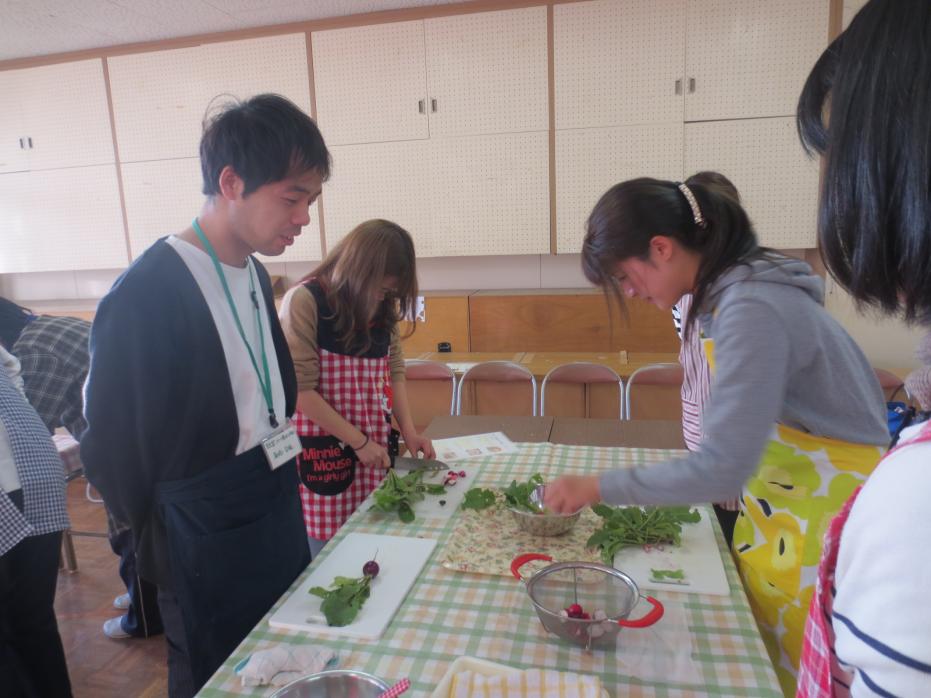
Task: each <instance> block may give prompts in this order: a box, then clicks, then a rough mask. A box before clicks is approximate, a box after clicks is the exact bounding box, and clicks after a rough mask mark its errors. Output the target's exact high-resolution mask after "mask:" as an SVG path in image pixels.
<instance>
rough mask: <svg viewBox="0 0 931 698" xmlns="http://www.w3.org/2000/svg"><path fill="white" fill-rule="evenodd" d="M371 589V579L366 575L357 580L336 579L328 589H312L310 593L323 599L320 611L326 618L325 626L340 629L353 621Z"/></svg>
mask: <svg viewBox="0 0 931 698" xmlns="http://www.w3.org/2000/svg"><path fill="white" fill-rule="evenodd" d="M371 587H372V577H370V576H368V575H363V576H361V577H359V578H358V579H356V578H353V577H336V578H335V579H333V584H332V586H331V587H330V588H329V589H325V588H323V587H312V588H311V589H310V593H311V594H313V595H314V596H319V597H320V598H322V599H323V603H322V604H320V610H321V611H323V615H324V616H326V622H327V625H331V626H336V627H342V626H344V625H349V624H350V623H352V621H354V620H355V618H356V616H357V615H358V614H359V609H361V608H362V604H364V603H365V601H366V599H368V597H369V594H370V593H371Z"/></svg>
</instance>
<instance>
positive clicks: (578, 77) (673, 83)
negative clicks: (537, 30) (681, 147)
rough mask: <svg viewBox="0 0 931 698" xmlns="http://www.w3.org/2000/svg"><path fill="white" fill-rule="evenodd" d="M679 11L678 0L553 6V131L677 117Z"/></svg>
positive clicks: (681, 18)
mask: <svg viewBox="0 0 931 698" xmlns="http://www.w3.org/2000/svg"><path fill="white" fill-rule="evenodd" d="M685 15H686V12H685V0H663V1H662V2H655V1H654V0H596V1H595V2H580V3H569V4H558V5H554V6H553V32H554V34H553V62H554V68H555V88H554V89H555V91H556V95H555V97H556V99H555V101H556V128H557V129H564V128H587V127H595V126H621V125H625V124H651V123H657V122H668V121H681V120H682V103H683V96H682V92H683V91H684V88H683V84H682V82H681V81H682V77H683V72H684V67H685V59H684V56H683V46H684V44H685ZM677 81H678V82H677Z"/></svg>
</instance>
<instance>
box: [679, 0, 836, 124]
mask: <svg viewBox="0 0 931 698" xmlns="http://www.w3.org/2000/svg"><path fill="white" fill-rule="evenodd" d="M688 3H689V5H688V40H687V45H686V75H687V78H688V81H687V90H686V92H687V94H686V100H685V118H686V121H699V120H709V119H744V118H748V117H765V116H789V115H791V114H794V113H795V107H796V104H797V102H798V96H799V93H800V92H801V91H802V86H803V85H804V84H805V78H806V77H808V73H809V72H810V71H811V67H812V66H813V65H814V63H815V61H816V60H817V58H818V56H819V55H820V54H821V52H822V51H823V50H824V48H825V47H826V46H827V40H828V7H829V2H828V1H827V0H779V2H762V1H761V0H688ZM692 79H694V81H695V82H694V92H693V91H692V84H691V83H690V81H691V80H692Z"/></svg>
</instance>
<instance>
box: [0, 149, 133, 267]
mask: <svg viewBox="0 0 931 698" xmlns="http://www.w3.org/2000/svg"><path fill="white" fill-rule="evenodd" d="M0 211H3V216H0V240H2V241H3V244H2V246H0V273H5V274H7V273H16V272H33V271H71V270H76V269H121V268H123V267H125V266H126V263H127V261H128V260H127V254H126V239H125V236H124V233H123V214H122V209H121V207H120V195H119V188H118V185H117V180H116V166H115V165H94V166H91V167H79V168H78V167H76V168H69V169H65V170H43V171H41V172H16V173H13V174H6V175H2V176H0Z"/></svg>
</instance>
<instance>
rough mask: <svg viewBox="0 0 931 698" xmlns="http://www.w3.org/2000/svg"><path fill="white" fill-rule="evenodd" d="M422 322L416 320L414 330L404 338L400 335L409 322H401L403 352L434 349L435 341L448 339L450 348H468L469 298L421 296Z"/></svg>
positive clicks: (409, 352) (417, 352)
mask: <svg viewBox="0 0 931 698" xmlns="http://www.w3.org/2000/svg"><path fill="white" fill-rule="evenodd" d="M424 317H425V318H426V321H425V322H418V323H417V327H416V330H415V332H414V334H412V335H411V336H410V337H408V338H407V339H403V337H404V335H405V334H406V333H407V332H408V330H409V328H410V323H409V322H403V323H401V337H402V340H401V346H402V347H403V349H404V355H405V356H406V357H408V358H414V357H415V356H416V355H417V354H421V353H423V352H427V351H437V348H436V345H437V344H438V343H439V342H449V343H450V344H451V345H452V351H456V352H460V351H469V298H468V296H467V295H461V296H432V295H427V296H425V297H424Z"/></svg>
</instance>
